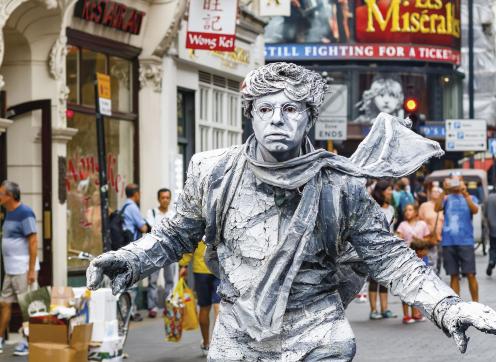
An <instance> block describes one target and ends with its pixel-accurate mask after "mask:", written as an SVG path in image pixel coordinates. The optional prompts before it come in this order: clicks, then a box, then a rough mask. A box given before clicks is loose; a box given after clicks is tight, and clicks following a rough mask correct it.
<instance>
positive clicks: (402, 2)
mask: <svg viewBox="0 0 496 362" xmlns="http://www.w3.org/2000/svg"><path fill="white" fill-rule="evenodd" d="M355 15H356V16H355V38H356V41H357V42H362V43H399V44H401V43H403V44H425V45H436V46H446V47H450V48H453V49H460V36H461V23H460V0H357V4H356V8H355Z"/></svg>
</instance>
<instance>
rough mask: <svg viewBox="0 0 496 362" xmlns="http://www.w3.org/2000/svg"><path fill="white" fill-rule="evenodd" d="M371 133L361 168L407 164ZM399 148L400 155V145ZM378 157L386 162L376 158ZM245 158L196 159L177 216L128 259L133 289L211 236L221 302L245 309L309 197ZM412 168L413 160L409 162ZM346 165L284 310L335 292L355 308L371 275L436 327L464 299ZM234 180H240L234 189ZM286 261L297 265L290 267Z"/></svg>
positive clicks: (331, 185)
mask: <svg viewBox="0 0 496 362" xmlns="http://www.w3.org/2000/svg"><path fill="white" fill-rule="evenodd" d="M393 130H394V131H397V129H396V128H394V129H393ZM399 131H400V132H403V130H402V129H399ZM371 134H372V136H371V137H369V143H368V144H367V143H366V144H364V145H362V146H361V148H359V151H360V150H362V152H363V153H364V154H365V155H366V156H367V158H368V161H367V162H365V161H363V159H364V157H357V156H356V155H354V156H355V164H361V165H362V166H363V167H364V168H366V167H367V166H368V165H370V164H374V162H375V164H376V168H378V169H380V168H381V167H382V168H385V167H391V164H387V163H386V164H385V163H384V159H383V160H382V162H377V159H379V161H381V160H380V157H383V156H384V154H386V155H387V157H388V158H387V159H386V160H390V161H391V160H393V159H394V157H398V156H408V152H407V153H406V154H401V152H394V149H390V148H388V147H390V145H389V146H388V147H383V145H382V146H381V145H380V144H378V142H379V140H380V139H383V138H385V137H382V138H380V137H379V138H377V137H376V138H374V137H373V136H374V132H372V131H371ZM377 134H378V133H375V135H377ZM393 134H394V132H393ZM370 138H371V139H372V142H370ZM393 140H394V137H393ZM381 142H382V141H381ZM392 144H393V145H395V146H394V147H398V145H397V142H396V143H395V142H392ZM403 146H405V145H403ZM406 146H408V143H407V145H406ZM364 150H365V152H364ZM374 152H375V153H377V154H378V156H377V157H376V159H374V157H373V156H374ZM239 154H240V147H239V146H238V147H233V148H230V149H225V150H215V151H210V152H204V153H200V154H197V155H195V156H194V157H193V159H192V161H191V163H190V167H189V170H188V177H187V181H186V184H185V188H184V191H183V193H182V194H181V195H180V197H179V200H178V203H177V214H176V216H175V217H174V218H173V219H166V220H163V222H162V223H161V224H160V225H158V226H157V227H155V228H154V229H153V231H152V233H151V234H149V235H147V236H145V237H144V238H142V239H141V240H139V241H137V242H134V243H132V244H130V245H128V246H126V247H125V248H123V250H121V251H120V252H121V253H123V255H126V258H128V260H129V262H130V265H132V268H133V280H132V281H133V282H136V281H138V280H139V279H142V278H144V277H145V276H147V275H149V274H150V273H152V272H153V271H155V270H156V269H157V268H161V267H162V266H164V265H167V264H169V263H172V262H175V261H177V260H179V259H180V258H181V256H182V254H183V253H187V252H192V251H193V250H194V249H195V248H196V245H197V243H198V241H199V240H201V239H202V237H203V236H204V235H206V243H207V245H209V250H210V251H211V252H212V249H215V259H217V260H218V270H217V273H218V274H219V276H220V278H221V285H220V288H219V293H220V295H221V297H222V298H223V299H224V300H225V301H228V302H230V303H236V301H237V300H238V298H239V297H240V296H242V295H243V293H245V292H246V291H247V290H249V288H250V287H252V286H253V283H257V282H259V281H260V275H257V271H260V270H263V269H264V268H263V267H264V265H265V264H266V263H267V261H268V260H270V257H271V255H272V253H273V252H274V250H275V247H276V245H277V243H278V242H279V240H280V237H281V234H282V233H284V232H285V231H286V229H287V227H288V223H289V221H290V219H291V217H292V215H293V214H294V212H295V208H296V205H298V203H299V201H300V198H301V193H300V192H299V191H298V189H297V188H296V189H293V190H290V189H289V190H288V189H286V188H280V187H276V186H274V185H269V184H268V183H267V182H263V181H261V179H264V175H263V174H259V175H255V173H254V172H253V170H252V169H251V168H249V167H245V166H243V165H242V164H241V163H240V162H236V159H237V158H236V157H237V155H239ZM422 157H425V153H422V152H421V153H420V154H419V158H420V159H421V161H423V159H422ZM413 158H415V157H413ZM405 159H406V158H405ZM411 160H412V157H411V156H410V158H409V159H408V161H407V162H410V161H411ZM360 161H363V162H360ZM347 162H349V161H347V160H343V159H342V158H341V159H339V158H336V159H331V161H330V164H331V166H333V167H329V168H328V169H327V170H326V171H325V177H323V178H322V190H321V192H320V202H319V208H318V215H317V217H316V223H315V227H314V229H313V231H312V233H311V236H310V238H309V242H308V243H307V244H306V246H305V250H304V252H303V262H302V264H301V266H300V267H299V270H298V272H297V274H296V276H295V277H294V279H293V280H292V283H291V289H290V291H289V296H288V298H287V304H286V306H285V308H286V309H294V308H299V307H302V306H305V305H308V304H310V303H314V302H315V301H317V300H319V299H321V298H323V297H325V296H326V295H328V294H329V293H331V292H333V291H336V290H337V291H339V293H340V295H341V299H342V300H343V302H344V303H345V304H346V303H347V302H349V300H350V299H351V298H352V297H353V296H354V294H355V293H356V292H357V288H360V286H361V283H363V278H361V277H362V276H363V275H365V274H366V273H369V274H370V275H371V276H372V277H373V278H374V279H376V280H377V281H379V282H380V283H382V284H384V285H388V286H389V287H390V288H391V291H392V292H393V293H394V294H396V295H399V296H400V298H401V299H402V300H403V301H405V302H407V303H409V304H415V305H417V306H419V307H420V308H422V309H423V310H424V312H425V314H426V315H427V316H428V317H430V318H432V315H433V311H434V309H435V307H436V305H437V304H438V303H439V302H440V301H442V300H443V299H445V298H447V297H450V296H455V295H456V294H455V293H454V292H453V290H452V289H451V288H449V287H448V286H446V285H445V284H444V283H443V282H441V281H440V280H439V278H438V277H437V276H436V275H435V273H434V272H433V271H432V270H431V269H429V268H427V267H426V266H425V265H424V263H423V262H422V261H421V260H420V259H418V258H417V257H416V255H415V253H414V252H413V251H412V250H410V249H409V248H408V247H407V246H406V244H405V243H404V241H403V240H401V239H398V238H396V237H395V236H393V235H391V234H390V233H389V230H388V229H389V228H388V224H387V221H386V220H385V217H384V214H383V213H382V211H381V210H380V208H379V206H378V205H377V204H376V203H375V202H374V201H373V200H372V199H371V198H370V197H369V195H368V193H367V192H366V189H365V187H364V183H363V179H362V178H360V177H358V176H359V175H358V174H357V171H355V168H354V166H353V167H351V166H349V165H348V164H347ZM393 163H394V162H393ZM401 166H402V167H403V166H404V165H403V164H402V165H401ZM319 172H320V171H319ZM299 173H302V174H303V173H304V172H299ZM228 174H229V175H231V177H234V179H236V176H239V179H238V180H237V181H236V182H229V181H228V179H229V177H227V176H226V175H228ZM355 174H357V175H356V176H355ZM369 174H370V173H369ZM383 174H384V172H383ZM233 175H234V176H233ZM396 176H398V175H396ZM282 182H284V181H282ZM233 184H234V186H233ZM222 193H224V194H227V195H228V198H229V202H228V207H224V206H225V205H220V204H221V203H224V201H222V202H220V200H223V199H222V198H221V197H219V195H220V194H222ZM287 262H291V260H281V263H287ZM264 277H265V276H262V280H263V278H264ZM274 303H275V299H274ZM250 312H251V311H247V313H246V314H245V315H250V314H252V313H250ZM283 312H284V311H283Z"/></svg>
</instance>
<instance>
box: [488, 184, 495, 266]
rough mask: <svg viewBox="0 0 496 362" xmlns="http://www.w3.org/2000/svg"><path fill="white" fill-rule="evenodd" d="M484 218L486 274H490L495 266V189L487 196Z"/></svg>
mask: <svg viewBox="0 0 496 362" xmlns="http://www.w3.org/2000/svg"><path fill="white" fill-rule="evenodd" d="M486 219H487V223H488V224H489V263H488V265H487V269H486V274H487V275H488V276H491V275H492V274H493V269H494V267H495V266H496V190H492V191H491V193H490V194H489V196H488V197H487V202H486Z"/></svg>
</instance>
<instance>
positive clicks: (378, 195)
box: [369, 180, 397, 320]
mask: <svg viewBox="0 0 496 362" xmlns="http://www.w3.org/2000/svg"><path fill="white" fill-rule="evenodd" d="M392 197H393V186H392V184H391V182H389V181H387V180H379V181H378V182H377V183H376V184H375V187H374V190H373V191H372V198H373V199H374V200H375V201H376V202H377V203H378V204H379V206H380V207H381V210H382V212H383V213H384V215H385V216H386V220H387V222H388V224H389V227H390V230H391V232H393V221H394V207H393V206H392V205H391V200H392ZM377 294H379V301H380V305H381V312H380V313H379V312H378V310H377ZM369 303H370V315H369V318H370V319H371V320H378V319H382V318H396V317H397V315H395V314H394V313H393V312H392V311H391V310H389V308H388V288H387V287H386V286H384V285H380V284H379V283H377V281H375V280H374V279H372V278H369Z"/></svg>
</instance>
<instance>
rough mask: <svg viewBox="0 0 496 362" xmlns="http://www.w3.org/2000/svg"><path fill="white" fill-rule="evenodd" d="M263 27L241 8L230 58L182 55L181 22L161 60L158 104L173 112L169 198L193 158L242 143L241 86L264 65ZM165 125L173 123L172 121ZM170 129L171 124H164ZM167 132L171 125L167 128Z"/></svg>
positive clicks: (206, 53) (203, 52)
mask: <svg viewBox="0 0 496 362" xmlns="http://www.w3.org/2000/svg"><path fill="white" fill-rule="evenodd" d="M264 24H265V23H264V22H263V21H262V20H261V19H260V18H258V17H256V16H254V15H253V14H252V13H251V12H249V11H248V10H247V9H246V8H243V7H241V8H240V14H239V22H238V24H237V28H236V43H235V51H234V52H217V51H206V50H194V51H193V50H191V49H186V47H185V45H186V25H187V24H186V22H185V21H183V22H182V23H181V26H180V28H179V32H178V36H177V38H176V40H175V43H174V44H173V45H172V46H171V48H170V49H169V50H168V53H167V56H166V57H164V77H165V79H164V84H167V88H164V89H163V92H164V94H163V100H164V102H165V103H166V106H165V107H166V108H167V109H175V110H176V112H175V115H176V120H175V121H176V127H177V133H176V134H174V135H172V134H170V135H168V137H169V138H168V141H169V143H170V144H174V143H175V144H177V153H174V154H171V155H170V156H171V159H170V164H171V170H173V172H172V173H171V174H170V177H171V178H170V185H171V186H172V189H173V190H174V195H173V196H177V194H178V192H179V191H180V190H181V189H182V185H183V182H184V177H185V174H186V170H187V166H188V163H189V160H190V158H191V156H192V155H193V154H194V153H195V152H202V151H207V150H212V149H218V148H225V147H229V146H232V145H237V144H241V143H242V134H243V121H242V120H243V117H242V111H241V97H240V92H239V90H240V85H241V82H242V81H243V79H244V77H245V76H246V75H247V74H248V72H249V71H250V70H252V69H254V68H256V67H258V66H260V65H262V64H263V63H264V58H263V36H262V34H263V29H264V28H263V26H264ZM173 114H174V113H171V118H170V119H169V122H171V121H172V122H174V119H173V116H172V115H173ZM168 124H169V125H170V123H168ZM170 128H172V125H170Z"/></svg>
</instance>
